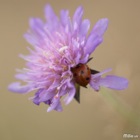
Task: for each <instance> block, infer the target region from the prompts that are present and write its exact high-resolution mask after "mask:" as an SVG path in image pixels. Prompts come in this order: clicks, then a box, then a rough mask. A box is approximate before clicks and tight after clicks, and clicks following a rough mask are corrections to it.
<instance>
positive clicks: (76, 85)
mask: <svg viewBox="0 0 140 140" xmlns="http://www.w3.org/2000/svg"><path fill="white" fill-rule="evenodd" d="M75 88H76V93H75V96H74V98H75V100H76V101H77V102H78V103H80V85H78V84H75Z"/></svg>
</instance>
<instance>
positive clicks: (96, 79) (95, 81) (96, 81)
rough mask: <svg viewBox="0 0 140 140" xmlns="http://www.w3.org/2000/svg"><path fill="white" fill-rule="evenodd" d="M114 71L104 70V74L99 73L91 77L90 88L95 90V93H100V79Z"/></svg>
mask: <svg viewBox="0 0 140 140" xmlns="http://www.w3.org/2000/svg"><path fill="white" fill-rule="evenodd" d="M111 70H112V69H111V68H109V69H106V70H103V71H102V72H100V73H97V74H94V75H91V80H90V83H89V84H90V86H91V87H92V88H93V89H94V90H95V91H99V89H100V79H101V76H102V75H103V74H105V73H107V72H109V71H111Z"/></svg>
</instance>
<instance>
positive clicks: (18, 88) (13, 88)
mask: <svg viewBox="0 0 140 140" xmlns="http://www.w3.org/2000/svg"><path fill="white" fill-rule="evenodd" d="M8 89H9V90H10V91H12V92H16V93H28V92H30V91H31V87H30V86H29V85H25V86H21V85H20V83H19V82H15V83H12V84H10V85H9V86H8Z"/></svg>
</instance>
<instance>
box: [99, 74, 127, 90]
mask: <svg viewBox="0 0 140 140" xmlns="http://www.w3.org/2000/svg"><path fill="white" fill-rule="evenodd" d="M99 84H100V86H104V87H107V88H111V89H116V90H123V89H126V88H127V87H128V80H127V79H125V78H123V77H119V76H114V75H108V76H106V77H105V78H101V79H100V82H99Z"/></svg>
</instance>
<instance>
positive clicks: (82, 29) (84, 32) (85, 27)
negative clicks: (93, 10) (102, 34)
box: [79, 19, 90, 37]
mask: <svg viewBox="0 0 140 140" xmlns="http://www.w3.org/2000/svg"><path fill="white" fill-rule="evenodd" d="M89 28H90V21H89V20H88V19H85V20H83V22H82V24H81V26H80V30H79V34H80V36H81V37H85V36H86V35H87V32H88V30H89Z"/></svg>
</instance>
